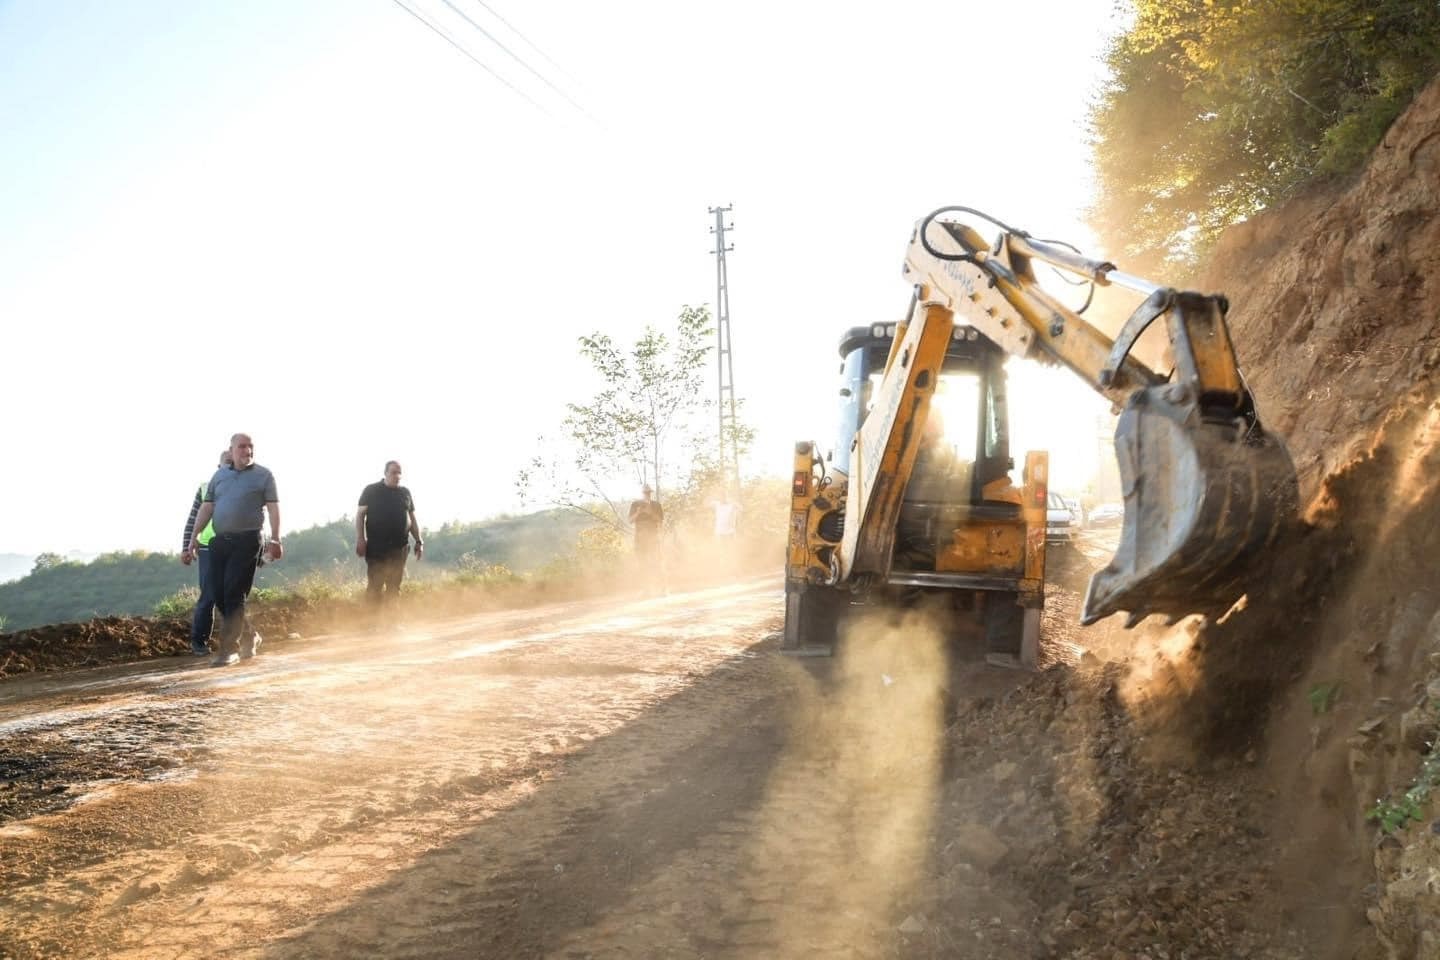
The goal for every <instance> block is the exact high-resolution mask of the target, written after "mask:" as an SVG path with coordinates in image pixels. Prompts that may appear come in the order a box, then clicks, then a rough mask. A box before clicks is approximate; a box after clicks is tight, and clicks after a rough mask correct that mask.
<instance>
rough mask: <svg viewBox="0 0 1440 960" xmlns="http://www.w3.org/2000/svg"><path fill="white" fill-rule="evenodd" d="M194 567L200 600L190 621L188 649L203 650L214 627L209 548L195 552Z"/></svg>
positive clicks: (197, 601)
mask: <svg viewBox="0 0 1440 960" xmlns="http://www.w3.org/2000/svg"><path fill="white" fill-rule="evenodd" d="M195 567H196V571H197V573H199V575H200V599H199V600H196V601H195V617H194V619H193V620H191V621H190V649H192V650H204V649H205V648H206V647H208V646H209V645H210V630H211V628H212V627H214V625H215V581H214V579H213V578H212V577H211V576H210V548H209V547H201V548H200V549H199V550H197V551H195Z"/></svg>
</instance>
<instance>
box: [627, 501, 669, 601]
mask: <svg viewBox="0 0 1440 960" xmlns="http://www.w3.org/2000/svg"><path fill="white" fill-rule="evenodd" d="M654 497H655V491H654V489H653V488H651V486H650V484H648V483H647V484H645V485H644V486H643V487H641V488H640V499H639V500H632V501H630V525H631V526H632V527H634V528H635V556H636V558H637V560H638V561H639V563H640V568H641V575H642V576H643V577H644V578H645V580H646V582H647V587H648V589H649V590H650V591H655V590H664V588H665V567H664V558H663V557H661V556H660V531H661V528H662V527H663V526H664V525H665V508H664V507H662V506H660V504H659V503H658V502H657V501H656V500H655V499H654Z"/></svg>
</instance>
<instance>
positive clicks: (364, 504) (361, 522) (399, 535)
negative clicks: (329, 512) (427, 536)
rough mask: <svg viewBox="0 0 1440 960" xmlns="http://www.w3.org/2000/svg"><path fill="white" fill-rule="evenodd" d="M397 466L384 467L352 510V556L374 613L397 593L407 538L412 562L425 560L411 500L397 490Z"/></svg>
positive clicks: (401, 489)
mask: <svg viewBox="0 0 1440 960" xmlns="http://www.w3.org/2000/svg"><path fill="white" fill-rule="evenodd" d="M400 476H401V470H400V464H399V463H398V462H397V461H395V460H391V461H389V462H387V463H386V464H385V477H384V479H383V480H377V481H375V482H374V483H372V484H370V485H369V486H367V487H366V488H365V489H364V490H361V491H360V504H359V506H357V507H356V508H355V555H356V556H358V557H364V558H365V595H366V597H367V598H368V599H369V601H370V604H371V606H372V607H373V608H374V609H376V610H377V611H378V610H379V609H380V608H381V607H383V606H386V605H388V604H389V603H390V602H391V601H393V600H394V599H395V595H396V594H398V593H399V592H400V581H401V580H403V579H404V578H405V558H406V556H408V555H409V553H410V539H409V538H410V537H412V536H413V537H414V538H415V559H416V560H423V559H424V557H425V541H424V540H422V539H421V538H420V523H419V521H417V520H416V519H415V499H414V498H413V497H411V496H410V490H409V488H407V487H402V486H400Z"/></svg>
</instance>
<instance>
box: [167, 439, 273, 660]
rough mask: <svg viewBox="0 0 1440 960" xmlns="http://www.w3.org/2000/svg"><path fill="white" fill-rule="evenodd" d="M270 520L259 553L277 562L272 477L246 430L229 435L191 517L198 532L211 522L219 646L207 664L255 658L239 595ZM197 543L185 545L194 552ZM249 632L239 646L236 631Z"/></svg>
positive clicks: (245, 591) (244, 592)
mask: <svg viewBox="0 0 1440 960" xmlns="http://www.w3.org/2000/svg"><path fill="white" fill-rule="evenodd" d="M266 514H269V518H270V542H269V543H266V544H265V556H266V557H267V558H268V559H270V560H272V561H273V560H279V559H280V558H281V557H282V556H284V553H285V551H284V549H283V548H282V547H281V546H280V496H279V494H277V493H276V492H275V476H274V474H272V473H271V472H270V471H269V470H268V469H266V468H265V467H262V466H260V464H258V463H256V462H255V444H254V442H253V441H251V439H250V436H249V434H244V433H237V434H235V435H234V436H232V437H231V438H230V466H228V467H221V468H220V469H219V470H216V471H215V476H213V477H211V478H210V485H209V486H208V487H206V489H205V499H204V502H203V503H201V504H200V512H199V513H198V514H196V516H195V529H196V530H204V529H205V524H206V523H209V522H211V521H212V520H213V521H214V524H215V536H214V538H213V539H212V540H211V541H210V578H211V581H212V582H213V583H214V584H215V607H216V609H218V610H219V611H220V616H221V618H222V620H221V623H220V649H219V652H218V653H216V655H215V659H214V660H212V661H211V663H213V664H215V666H217V667H224V666H229V665H230V664H232V663H237V662H239V661H240V660H242V659H249V658H250V657H253V656H255V654H256V652H257V648H258V646H259V641H258V639H257V638H256V635H255V634H254V632H253V631H247V630H245V629H244V627H245V598H246V597H247V596H249V594H250V588H251V587H252V586H253V585H254V583H255V565H256V563H257V562H258V561H259V559H260V532H261V529H262V528H263V527H264V525H265V516H266ZM197 546H198V544H196V543H194V542H193V541H192V543H191V544H190V549H191V550H195V549H196V548H197ZM242 633H248V634H249V636H248V637H247V638H246V640H245V642H244V643H243V644H242V643H241V642H240V635H241V634H242Z"/></svg>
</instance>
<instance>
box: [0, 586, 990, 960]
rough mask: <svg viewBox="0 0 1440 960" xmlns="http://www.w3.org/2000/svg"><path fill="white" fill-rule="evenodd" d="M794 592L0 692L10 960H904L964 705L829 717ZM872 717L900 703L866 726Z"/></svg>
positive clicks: (694, 597)
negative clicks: (789, 601)
mask: <svg viewBox="0 0 1440 960" xmlns="http://www.w3.org/2000/svg"><path fill="white" fill-rule="evenodd" d="M780 599H781V598H780V591H779V589H778V584H776V583H775V582H774V581H773V580H769V579H767V580H763V581H752V582H749V583H746V584H742V585H738V586H734V587H730V588H725V589H716V590H710V591H705V592H700V593H693V594H687V595H683V596H670V597H662V598H655V599H648V600H632V601H615V602H606V603H588V604H574V605H569V606H559V607H550V608H545V609H540V610H530V611H524V612H513V613H507V614H491V615H486V616H481V617H474V618H469V619H458V620H453V621H448V622H440V623H433V624H426V625H424V626H414V627H411V628H409V629H406V630H404V631H403V632H399V633H396V634H393V635H384V636H366V637H354V638H349V637H333V638H324V639H320V640H317V641H315V642H312V643H291V644H283V645H279V646H278V647H277V648H276V649H273V650H271V651H269V652H267V653H266V654H265V655H263V656H262V657H260V658H257V659H256V660H255V661H252V662H250V663H247V664H243V665H241V666H239V667H234V668H229V669H225V670H216V669H209V668H207V667H205V666H203V665H201V664H203V661H201V662H200V664H194V663H192V662H190V661H168V662H165V663H162V664H156V663H147V664H137V665H134V666H132V667H126V668H108V669H102V670H91V671H83V672H80V673H77V674H70V675H66V676H63V677H58V678H56V677H47V678H42V679H36V680H26V681H20V682H10V683H8V684H6V685H4V686H0V744H3V752H0V778H3V779H0V813H3V814H4V817H5V821H6V822H5V824H4V826H3V827H0V955H4V956H15V957H30V956H115V957H124V956H135V957H141V956H143V957H171V956H173V957H184V956H209V957H213V956H276V957H290V956H297V957H298V956H335V957H339V956H360V955H368V956H387V957H403V956H417V957H419V956H424V957H449V956H454V957H531V956H535V957H538V956H567V957H568V956H576V957H582V956H635V957H654V956H677V957H688V956H694V957H699V956H707V957H714V956H762V955H764V956H773V955H795V956H835V955H839V954H841V953H844V954H846V955H857V951H858V954H859V955H874V956H887V955H891V954H892V952H893V951H894V950H896V949H899V948H900V947H901V946H902V945H903V943H904V942H905V940H906V938H905V935H903V934H901V933H899V932H898V931H897V926H899V925H900V924H902V923H904V922H905V921H906V920H907V913H906V910H905V904H904V902H903V901H904V899H905V896H906V890H907V889H908V888H909V887H911V886H912V885H914V884H917V883H922V882H923V877H922V876H921V874H922V873H923V869H922V867H923V864H924V862H925V859H926V855H927V852H928V850H929V847H930V840H929V837H928V835H927V818H928V816H929V811H928V808H927V804H928V803H929V802H930V801H931V800H932V799H933V794H934V791H935V785H936V783H937V781H938V778H939V776H940V770H939V764H940V760H939V757H940V753H941V751H940V749H939V740H940V736H941V727H942V719H941V713H940V711H939V710H938V709H924V710H919V711H918V712H917V711H916V710H914V709H912V708H913V707H915V706H916V705H917V704H923V705H928V706H935V705H937V704H938V703H939V700H938V692H937V690H935V689H934V688H933V686H931V685H926V684H919V685H916V686H915V687H914V689H907V688H906V686H905V680H906V672H907V671H906V667H907V664H905V663H898V664H896V665H894V666H887V667H884V669H887V670H889V671H890V673H889V674H885V673H881V672H878V670H877V671H876V672H874V673H873V676H870V677H869V680H870V681H871V682H869V683H867V684H866V687H865V692H864V694H863V696H860V697H858V698H857V697H856V696H855V695H853V693H852V695H850V696H846V697H844V698H842V699H837V700H834V701H830V702H831V704H832V706H831V707H826V706H825V701H826V700H827V695H826V694H825V693H824V691H823V690H822V689H821V687H820V685H819V684H818V681H816V680H815V676H814V672H813V670H812V669H811V668H810V667H809V666H808V665H805V664H796V663H794V662H791V661H787V660H785V659H783V658H780V657H777V656H775V655H774V654H775V651H774V640H773V635H774V633H775V631H777V630H778V629H779V626H780V608H781V603H780ZM922 646H923V645H918V646H912V647H911V650H912V653H911V654H909V655H908V656H910V657H912V658H914V657H922V656H924V655H925V654H923V653H921V652H919V651H920V650H921V648H922ZM877 666H878V665H877ZM908 666H909V667H911V668H913V669H912V670H910V673H911V674H912V675H919V673H920V668H921V667H922V666H923V665H922V664H921V663H919V662H912V663H910V664H908ZM866 672H867V673H869V672H870V671H868V669H867V671H866ZM876 697H881V698H885V699H887V700H888V702H889V703H890V704H892V705H894V706H896V707H900V709H898V710H896V711H894V712H893V714H892V715H890V716H889V717H888V719H886V720H885V722H883V723H881V724H878V725H877V724H876V723H875V722H873V721H874V719H875V717H874V715H873V713H871V714H870V715H869V716H868V717H867V722H865V723H863V724H862V723H859V722H857V716H858V714H857V713H856V712H852V711H865V710H866V709H867V708H866V707H865V705H864V703H863V700H864V699H866V698H869V699H871V700H874V699H875V698H876ZM839 703H843V704H844V707H843V708H840V707H836V706H834V704H839ZM802 704H804V707H803V708H801V709H796V708H797V707H799V706H800V705H802ZM875 706H877V704H875V703H873V702H872V703H871V704H870V708H872V709H873V708H874V707H875ZM882 709H884V708H882ZM842 734H843V735H842ZM897 748H900V749H897ZM876 781H879V784H878V785H880V786H883V789H874V787H876V786H877V783H876ZM842 836H843V838H844V839H843V840H841V839H839V838H841V837H842ZM919 922H920V921H919V920H914V919H913V918H912V919H911V927H910V928H907V929H911V930H912V932H913V927H914V925H915V924H918V923H919ZM997 922H998V920H997ZM985 923H987V924H988V923H989V918H988V917H987V918H985Z"/></svg>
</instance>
